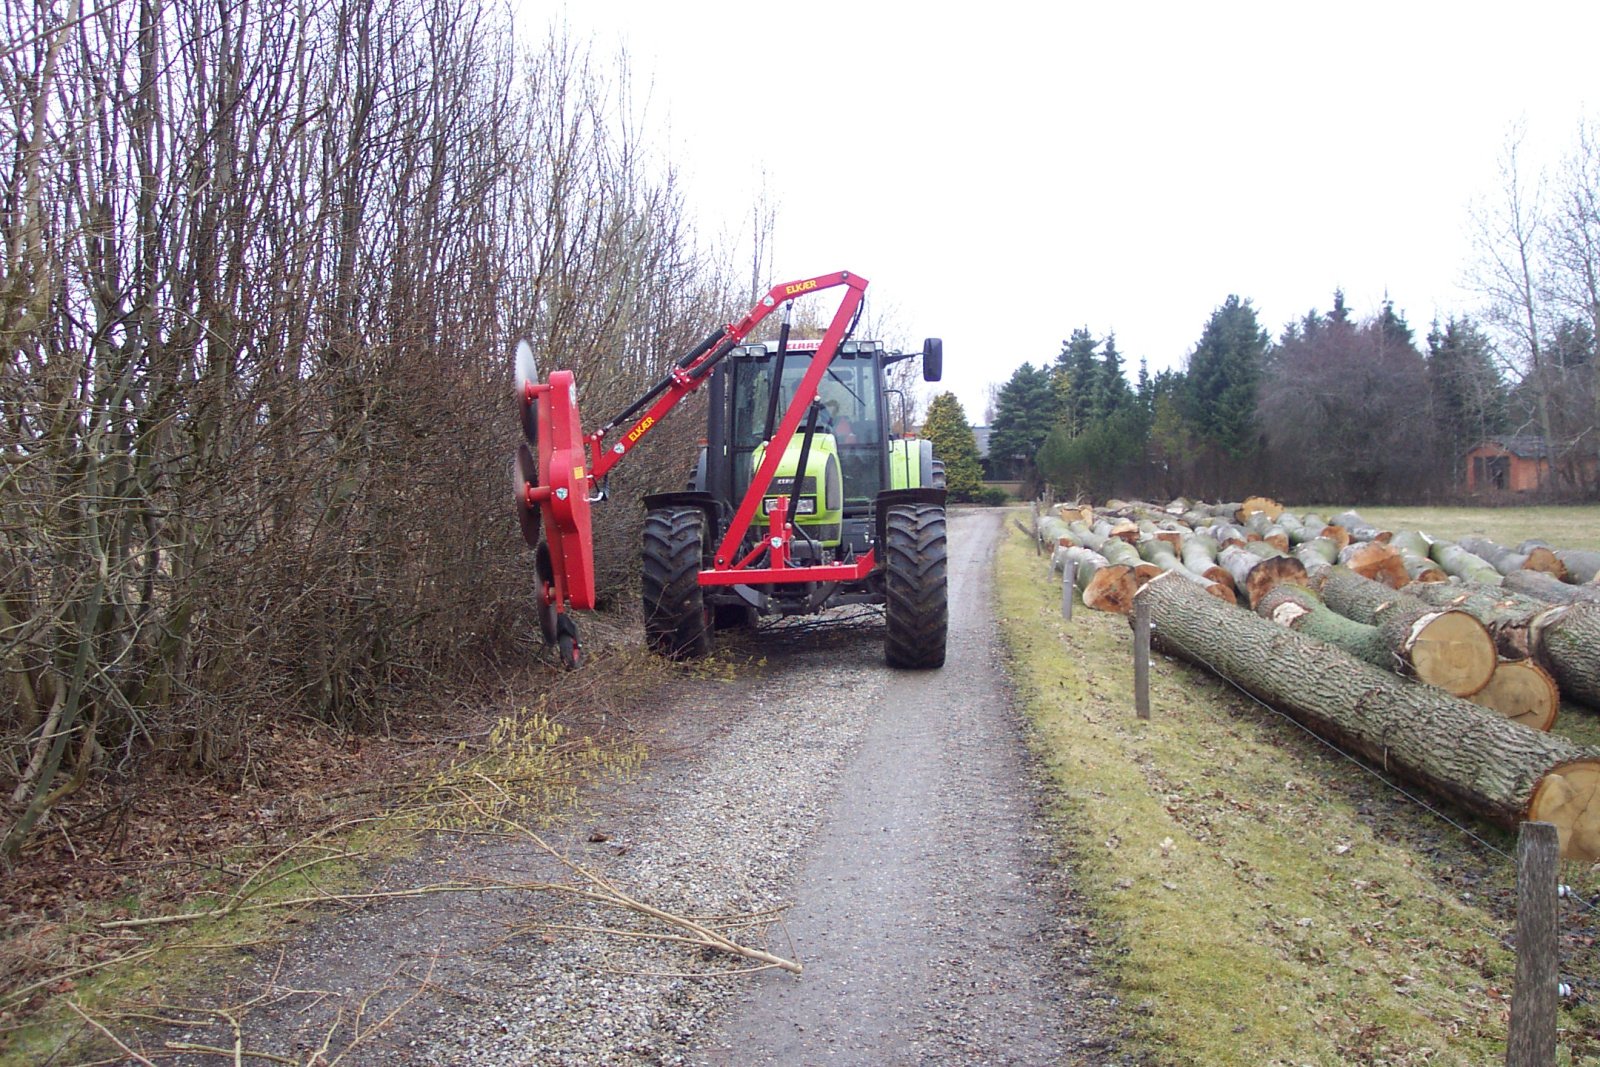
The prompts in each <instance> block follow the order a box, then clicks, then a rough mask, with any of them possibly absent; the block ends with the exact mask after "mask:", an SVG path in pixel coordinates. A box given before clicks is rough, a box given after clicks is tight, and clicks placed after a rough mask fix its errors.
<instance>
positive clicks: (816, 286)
mask: <svg viewBox="0 0 1600 1067" xmlns="http://www.w3.org/2000/svg"><path fill="white" fill-rule="evenodd" d="M866 287H867V280H866V279H865V278H862V277H860V276H859V275H855V274H852V273H851V272H849V271H839V272H837V273H835V274H829V275H821V276H818V277H814V278H805V279H801V280H799V281H795V282H787V283H783V284H780V285H776V286H773V287H772V288H771V290H769V291H768V293H767V294H766V295H765V296H764V297H762V298H761V299H760V300H759V301H758V302H757V303H756V305H755V306H754V307H753V308H752V309H751V311H750V313H749V314H747V315H746V316H745V317H744V318H743V319H741V320H739V321H738V322H737V323H730V324H727V325H725V326H722V327H719V328H718V329H717V330H714V331H713V332H712V333H711V334H710V335H709V336H707V337H706V338H705V339H704V340H703V341H701V342H700V343H699V344H698V345H696V346H695V347H694V348H692V349H690V350H689V352H687V353H686V354H685V355H683V356H682V357H681V358H680V359H678V360H677V361H676V363H675V364H674V365H673V367H672V368H671V370H670V371H669V372H668V373H667V375H666V376H665V377H664V378H662V379H661V380H660V381H659V382H657V383H656V385H655V386H654V387H652V388H651V389H650V390H648V391H647V392H646V393H645V394H644V395H643V396H641V397H639V398H638V399H637V400H636V401H634V403H633V404H632V405H630V406H629V407H628V408H627V409H626V410H624V411H623V412H621V413H620V414H618V415H617V416H615V417H613V418H611V419H609V420H607V421H606V422H604V423H602V424H601V425H600V426H599V427H597V428H596V429H594V430H592V431H589V432H587V433H585V432H584V431H583V429H582V427H581V419H580V415H579V410H578V400H577V384H576V382H575V380H574V379H573V375H572V373H571V372H570V371H566V370H556V371H553V372H552V373H551V374H550V376H549V378H548V379H547V380H546V381H543V382H541V381H539V380H538V377H537V370H536V366H535V362H534V358H533V353H532V349H531V347H530V346H529V345H528V344H527V342H525V341H524V342H522V343H520V344H519V345H518V346H517V355H516V359H515V369H516V380H517V397H518V401H519V406H520V409H521V416H522V429H523V434H524V436H525V438H526V440H525V441H524V442H523V443H522V444H521V445H519V446H518V449H517V454H516V460H515V463H514V466H513V490H514V496H515V500H516V511H517V517H518V521H519V524H520V526H521V530H522V535H523V538H524V539H525V540H526V541H527V543H528V544H529V546H530V547H533V548H534V550H535V570H536V575H537V580H538V591H537V598H536V602H537V605H538V609H539V610H538V614H539V622H540V629H541V631H542V633H543V635H544V638H545V640H546V641H547V642H548V643H550V644H552V645H555V646H556V648H557V651H558V655H559V657H560V659H561V661H562V663H563V664H565V665H566V666H568V667H574V666H576V665H577V664H578V662H579V661H580V660H581V657H582V650H581V644H580V642H579V638H578V630H577V625H576V623H575V622H574V621H573V618H572V609H574V608H577V609H585V608H592V607H593V606H594V568H593V559H594V554H593V541H592V537H591V535H590V526H589V507H590V505H591V504H595V503H598V502H600V501H603V500H605V499H606V476H607V475H608V474H609V472H610V470H611V469H612V468H613V467H614V466H615V465H616V464H617V463H618V462H620V461H621V460H622V459H623V457H625V456H626V455H627V454H628V452H629V451H631V450H632V448H633V447H634V446H635V445H637V444H638V442H639V441H640V440H641V439H642V438H643V437H644V436H645V435H646V434H648V433H649V432H650V430H651V429H652V428H654V427H655V426H657V425H658V424H659V423H660V421H661V420H662V419H663V418H665V417H666V416H667V415H668V414H669V413H670V412H671V411H673V410H674V409H675V408H677V407H678V406H679V405H680V404H682V403H683V402H684V401H685V400H686V399H687V398H688V397H689V396H690V395H691V394H693V393H695V392H696V391H698V390H699V389H700V388H701V387H705V388H706V391H707V393H708V417H707V426H706V433H705V443H704V445H702V447H701V449H700V454H699V457H698V460H697V461H696V462H695V464H694V467H693V470H692V472H691V474H690V476H689V478H688V481H687V485H686V487H685V488H684V489H682V490H679V491H675V492H668V493H657V494H653V495H650V496H647V497H645V499H644V506H645V508H646V515H645V524H644V548H643V559H642V583H641V584H642V590H643V601H644V604H643V606H644V625H645V637H646V640H647V641H648V643H649V645H650V647H651V648H652V649H653V650H655V651H657V652H660V653H662V654H664V655H668V656H672V657H675V658H692V657H696V656H701V655H704V654H706V653H707V652H709V651H710V649H711V647H712V639H713V634H714V633H715V631H716V630H717V629H719V628H734V627H751V626H755V625H757V624H758V620H759V619H760V618H762V617H764V616H792V615H803V614H815V613H819V612H823V611H826V610H828V609H830V608H833V607H837V606H840V605H846V604H876V605H882V606H883V607H884V621H885V642H884V651H885V658H886V659H887V661H888V663H889V664H890V665H891V666H895V667H906V668H922V669H926V668H935V667H939V666H942V665H943V663H944V658H945V634H946V629H947V623H948V618H949V612H948V607H947V603H946V545H945V489H944V479H943V471H942V469H941V468H942V464H941V463H940V462H939V460H938V459H937V458H936V457H935V456H934V454H933V450H932V448H931V446H930V443H929V442H928V441H926V440H920V439H918V438H916V437H915V436H914V435H912V434H910V433H909V432H905V429H906V421H907V420H906V415H907V412H906V398H905V396H904V395H903V394H902V393H900V392H899V391H897V390H894V389H890V388H888V386H887V382H888V371H889V368H891V367H892V366H894V365H895V364H897V363H899V362H901V361H903V360H908V359H913V358H916V357H917V356H918V355H920V356H921V357H922V376H923V378H924V379H925V380H927V381H937V380H939V377H940V374H941V371H942V363H943V346H942V343H941V342H940V341H939V339H938V338H929V339H928V340H926V341H925V342H924V343H923V346H922V350H921V352H920V353H918V352H899V351H891V350H888V349H886V348H885V346H884V345H883V344H882V343H881V342H877V341H858V340H854V339H853V338H852V337H851V334H852V333H853V332H854V329H855V326H856V324H857V321H858V319H859V316H860V310H861V306H862V299H863V296H864V294H865V291H866ZM831 289H841V290H843V292H842V295H841V297H840V302H839V306H838V308H837V310H836V311H835V312H834V315H833V318H832V320H831V322H830V324H829V326H828V327H827V329H826V330H825V331H824V333H823V336H822V337H821V338H820V339H818V340H799V339H791V337H790V332H791V326H792V322H793V312H794V305H795V300H796V299H803V298H808V297H811V296H813V295H815V294H820V293H823V292H826V291H828V290H831ZM780 307H781V308H782V313H781V314H782V318H781V322H780V325H779V329H778V335H777V339H776V341H775V342H773V341H767V342H759V343H757V342H750V341H749V340H748V338H749V337H750V335H751V334H752V332H753V331H754V330H755V328H756V326H757V325H758V324H759V323H760V322H761V321H762V320H763V319H765V318H766V317H767V316H768V315H769V314H771V313H772V312H774V311H776V310H777V309H779V308H780ZM897 427H899V430H898V431H897Z"/></svg>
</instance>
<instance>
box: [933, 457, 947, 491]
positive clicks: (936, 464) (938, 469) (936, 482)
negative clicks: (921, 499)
mask: <svg viewBox="0 0 1600 1067" xmlns="http://www.w3.org/2000/svg"><path fill="white" fill-rule="evenodd" d="M932 466H933V478H932V486H933V488H935V489H943V488H945V481H944V460H942V459H936V460H934V461H933V464H932Z"/></svg>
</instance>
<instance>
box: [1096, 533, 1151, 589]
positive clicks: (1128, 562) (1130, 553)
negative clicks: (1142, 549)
mask: <svg viewBox="0 0 1600 1067" xmlns="http://www.w3.org/2000/svg"><path fill="white" fill-rule="evenodd" d="M1100 554H1101V555H1103V556H1105V558H1106V560H1107V561H1109V562H1111V563H1114V564H1117V565H1118V566H1122V567H1127V568H1128V569H1129V570H1131V571H1132V572H1133V576H1134V580H1135V581H1136V582H1138V583H1140V584H1143V583H1145V582H1148V581H1149V580H1150V579H1152V578H1154V577H1155V576H1156V575H1158V574H1160V573H1161V568H1160V567H1157V566H1156V565H1155V564H1153V563H1147V562H1145V560H1144V559H1143V557H1141V556H1140V555H1139V550H1138V549H1136V548H1134V547H1133V546H1132V545H1130V544H1129V543H1128V542H1126V541H1124V540H1123V539H1122V538H1120V537H1108V538H1106V540H1105V543H1104V544H1103V545H1101V546H1100Z"/></svg>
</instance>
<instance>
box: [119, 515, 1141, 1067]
mask: <svg viewBox="0 0 1600 1067" xmlns="http://www.w3.org/2000/svg"><path fill="white" fill-rule="evenodd" d="M1002 520H1003V517H1002V514H1001V513H999V512H997V511H966V512H956V513H953V514H952V516H951V529H950V546H951V548H950V562H951V569H950V578H951V587H950V598H951V600H950V602H951V634H950V646H949V659H948V662H947V663H946V665H945V667H944V668H943V669H942V670H940V671H935V672H900V671H891V670H889V669H888V668H887V667H885V666H883V659H882V638H881V624H880V626H878V627H874V628H868V629H863V628H861V627H860V626H857V627H855V628H848V629H842V630H839V631H837V632H834V633H831V634H830V633H828V632H825V631H814V630H813V631H808V632H802V633H797V634H787V635H777V636H776V637H774V635H767V637H765V638H764V642H765V647H768V648H770V650H771V652H770V655H769V659H768V663H767V666H766V668H765V669H764V670H760V671H757V672H755V676H753V677H750V678H742V679H739V680H736V681H734V682H732V683H729V682H725V681H724V682H717V681H715V680H705V679H701V680H695V679H688V678H686V679H684V680H682V681H681V682H680V683H677V684H675V686H674V691H673V692H672V693H669V694H663V699H662V700H661V701H660V703H661V704H662V705H663V708H662V710H659V711H656V712H652V713H650V714H649V715H648V716H647V717H646V718H644V719H643V720H641V722H640V723H639V724H638V726H639V729H640V732H641V734H642V735H643V737H644V739H645V740H646V742H647V744H648V745H649V747H650V749H651V752H652V758H651V760H650V761H649V763H648V765H647V767H646V769H645V772H644V773H643V774H642V775H641V776H639V777H638V778H635V779H634V780H632V781H630V782H627V783H612V784H610V785H608V786H606V787H603V788H601V789H599V790H597V791H596V792H595V793H594V794H593V795H591V796H590V797H589V798H588V800H587V801H586V804H585V808H584V811H583V813H582V814H581V815H580V816H578V817H577V818H575V819H574V820H573V821H572V822H571V823H570V824H569V825H568V826H567V827H565V829H564V830H563V831H562V834H561V837H560V839H559V840H558V841H557V843H558V845H559V846H560V847H562V848H563V849H565V850H567V851H569V853H571V854H573V855H575V856H577V857H578V858H579V859H581V860H582V861H583V862H584V863H586V864H589V865H591V866H593V867H595V868H596V869H598V870H601V871H603V872H604V873H605V874H606V876H607V877H609V878H612V879H614V880H616V881H617V882H618V884H620V885H622V886H624V887H626V888H628V889H629V890H630V891H631V892H636V893H637V894H638V895H640V896H642V897H644V898H646V899H649V900H651V901H653V902H655V903H658V904H661V905H662V906H664V907H667V908H669V909H673V908H676V909H679V910H681V911H683V912H686V913H695V914H708V913H715V914H724V915H727V914H749V913H754V912H759V911H762V910H765V909H767V908H770V907H772V906H774V905H776V904H789V905H791V906H790V908H789V910H788V912H787V915H786V920H785V924H784V927H783V928H774V930H773V931H772V932H771V936H770V937H769V940H768V947H770V948H771V949H772V950H773V951H775V952H779V953H784V954H792V955H794V956H795V957H797V958H798V959H799V960H800V961H801V962H802V963H803V964H804V967H805V973H804V975H803V976H801V977H795V976H792V975H788V974H783V973H779V972H763V973H759V974H753V975H744V976H738V977H731V978H730V977H724V978H719V979H706V978H696V977H694V976H693V975H694V974H696V973H704V972H705V971H708V970H717V969H722V968H725V967H726V966H727V963H726V961H725V960H722V959H708V958H706V957H703V956H701V955H700V954H698V953H690V952H686V951H685V950H683V949H682V948H678V947H675V946H670V945H668V946H663V945H660V944H657V943H652V942H640V941H636V940H628V939H622V938H618V937H616V936H614V935H605V934H561V935H559V936H555V937H552V936H550V935H549V934H546V935H544V936H542V937H541V936H533V935H530V934H528V933H527V931H526V930H525V929H518V928H519V926H522V925H523V924H526V923H527V922H528V921H529V920H530V918H532V919H534V920H536V921H539V922H544V923H561V924H563V925H566V926H611V927H615V926H618V925H620V923H619V920H618V918H617V916H616V914H615V913H614V912H612V913H609V914H602V913H600V912H599V911H597V910H596V909H595V908H593V907H579V906H573V905H565V904H562V903H561V902H559V901H553V900H552V899H551V898H550V896H549V895H548V894H538V895H534V894H525V895H523V894H494V895H484V896H481V897H478V896H470V895H468V896H460V895H457V896H438V897H428V898H423V899H420V900H406V901H399V902H394V903H390V904H385V905H383V906H375V907H370V908H367V909H365V910H362V911H359V912H354V913H351V914H348V915H345V916H341V917H338V918H330V919H327V920H325V921H323V922H320V923H318V924H317V925H316V927H315V929H314V930H313V931H312V932H311V933H309V934H308V935H307V936H306V937H304V938H303V939H301V940H300V941H298V942H297V943H295V944H292V945H290V946H289V948H288V950H287V951H286V952H285V953H283V954H282V955H281V956H280V955H279V954H277V953H271V954H263V955H262V957H261V958H259V959H258V960H256V961H255V962H254V964H253V965H249V966H245V967H243V968H241V970H240V973H237V974H233V975H227V976H219V981H218V991H217V993H216V998H217V1001H218V1002H219V1003H233V1004H238V1003H243V1002H245V1001H247V1000H249V999H251V998H253V997H259V998H261V999H259V1000H258V1001H257V1006H256V1007H255V1008H253V1009H252V1010H251V1011H250V1012H249V1013H248V1016H247V1018H246V1027H245V1041H244V1044H245V1047H247V1048H249V1049H252V1050H257V1051H265V1052H270V1053H273V1054H276V1055H282V1056H292V1057H295V1058H296V1059H298V1060H299V1062H302V1063H305V1062H307V1058H308V1056H310V1055H311V1053H312V1052H313V1051H314V1050H315V1049H316V1048H318V1047H319V1046H326V1047H327V1048H329V1050H330V1057H329V1058H331V1056H332V1055H337V1054H338V1053H339V1051H340V1050H341V1049H344V1050H346V1052H347V1055H346V1056H345V1058H344V1059H343V1061H342V1062H344V1063H385V1064H387V1063H397V1062H399V1063H451V1064H456V1063H461V1064H466V1063H563V1064H565V1063H572V1064H590V1063H608V1064H609V1063H692V1064H707V1065H732V1064H747V1063H774V1064H813V1063H817V1064H820V1063H830V1064H831V1063H862V1064H867V1063H870V1064H901V1063H905V1064H911V1063H917V1064H925V1063H962V1064H966V1063H1005V1064H1074V1063H1081V1064H1113V1063H1119V1062H1123V1057H1122V1056H1121V1055H1120V1054H1119V1053H1118V1052H1117V1051H1116V1049H1115V1044H1114V1040H1113V1038H1112V1037H1111V1035H1112V1034H1113V1033H1114V1031H1115V1027H1116V1024H1117V1020H1116V1015H1117V1009H1116V1003H1115V1001H1114V999H1112V997H1111V995H1110V994H1109V992H1108V991H1107V990H1106V989H1105V988H1103V986H1102V985H1101V984H1100V983H1099V982H1098V980H1097V979H1096V977H1095V976H1094V974H1093V973H1092V970H1091V968H1090V963H1089V953H1088V949H1087V939H1086V937H1085V935H1084V932H1083V930H1082V928H1081V926H1080V925H1079V922H1078V920H1077V918H1076V917H1075V916H1074V913H1073V909H1072V905H1071V900H1070V894H1069V892H1068V889H1067V886H1066V877H1065V875H1063V874H1062V873H1061V872H1060V871H1059V870H1057V869H1056V868H1054V867H1053V866H1052V865H1051V864H1050V862H1049V848H1050V843H1049V839H1048V835H1047V833H1046V831H1045V828H1044V827H1043V825H1042V823H1041V815H1040V805H1039V798H1038V790H1037V787H1036V784H1035V783H1034V780H1033V777H1032V775H1031V773H1030V769H1029V767H1028V761H1027V756H1026V749H1025V745H1024V742H1023V740H1022V732H1021V727H1020V725H1019V723H1018V721H1017V718H1016V716H1015V715H1014V713H1013V711H1012V709H1011V707H1010V704H1009V701H1008V693H1007V686H1006V682H1005V675H1004V670H1003V666H1002V663H1001V657H1000V653H999V648H998V644H997V640H996V635H995V626H994V623H993V618H992V611H991V605H990V585H991V579H990V573H991V568H992V557H993V553H994V550H995V546H996V544H997V541H998V536H999V533H1000V530H1001V523H1002ZM669 705H670V707H669ZM597 838H598V839H603V840H601V841H596V840H594V839H597ZM560 873H561V872H559V871H556V870H552V865H551V864H549V863H548V862H547V861H546V860H544V859H543V858H542V857H540V856H538V855H535V854H533V852H532V851H531V850H530V849H528V848H527V847H526V846H525V845H522V844H519V843H516V842H498V843H495V844H491V845H483V846H471V847H469V846H463V845H460V844H452V843H447V842H441V843H439V844H438V845H436V846H434V847H432V848H430V849H429V850H427V851H426V852H425V854H424V855H422V856H419V857H417V859H415V860H413V861H409V862H407V863H405V864H402V865H400V866H399V867H397V868H395V869H394V870H392V871H389V872H387V873H386V874H385V876H384V879H383V883H384V885H385V886H386V887H390V888H393V887H399V886H405V885H416V884H423V883H425V882H432V881H437V880H439V879H441V878H442V877H454V878H470V877H494V878H504V879H506V880H510V881H516V880H529V879H532V878H548V877H552V876H557V875H559V874H560ZM391 1011H395V1014H394V1017H393V1018H392V1020H390V1021H389V1022H388V1024H387V1025H385V1026H383V1027H382V1028H381V1032H379V1031H376V1030H373V1028H372V1027H373V1023H374V1022H375V1021H376V1020H379V1019H383V1018H384V1017H385V1016H386V1015H387V1014H388V1013H389V1012H391ZM358 1012H359V1013H360V1015H361V1016H362V1017H363V1021H362V1022H361V1023H360V1025H359V1026H357V1025H355V1024H354V1020H355V1017H356V1015H357V1013H358ZM362 1033H365V1034H366V1036H360V1035H361V1034H362ZM174 1037H181V1038H182V1039H185V1040H198V1041H203V1042H205V1043H212V1044H226V1045H229V1046H231V1044H232V1035H231V1033H226V1032H218V1030H217V1029H216V1028H210V1027H199V1026H197V1027H194V1028H191V1029H189V1030H186V1031H183V1032H182V1033H181V1034H177V1033H176V1032H172V1031H169V1032H164V1033H161V1034H153V1035H147V1037H146V1045H145V1047H146V1048H149V1049H154V1048H159V1047H160V1045H161V1044H162V1043H163V1041H167V1040H172V1039H174ZM358 1037H359V1038H360V1039H359V1040H356V1039H357V1038H358ZM224 1039H225V1040H224ZM193 1062H197V1063H200V1062H214V1061H212V1060H211V1059H209V1058H201V1059H196V1060H194V1061H193Z"/></svg>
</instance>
